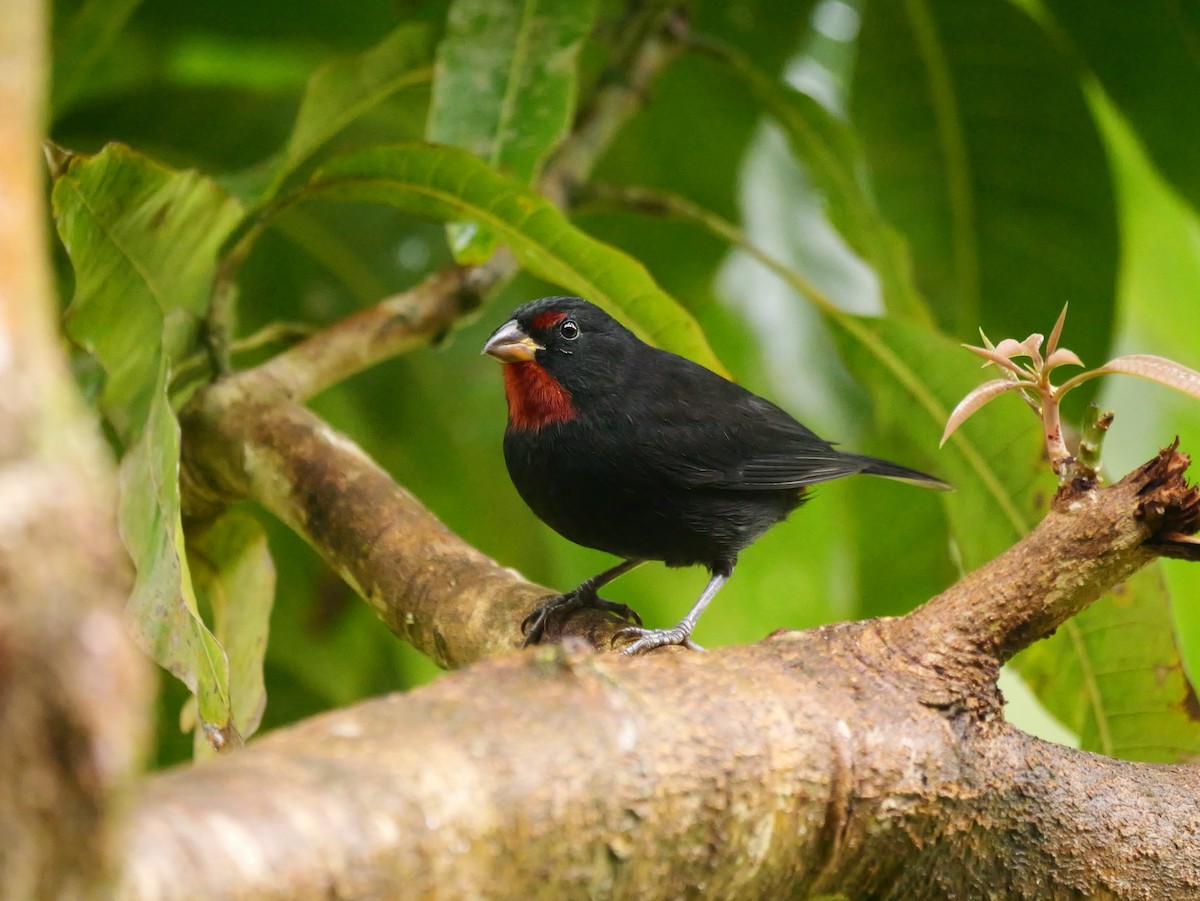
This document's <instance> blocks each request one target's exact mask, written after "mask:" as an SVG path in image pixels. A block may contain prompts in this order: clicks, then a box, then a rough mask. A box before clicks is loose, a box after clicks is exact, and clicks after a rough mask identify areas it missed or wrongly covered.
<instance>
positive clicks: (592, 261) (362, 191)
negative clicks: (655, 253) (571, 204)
mask: <svg viewBox="0 0 1200 901" xmlns="http://www.w3.org/2000/svg"><path fill="white" fill-rule="evenodd" d="M307 196H321V197H334V198H340V199H344V200H357V201H363V202H367V203H388V204H392V205H394V206H396V207H398V208H400V209H402V210H404V211H406V212H408V213H410V214H412V215H415V216H423V217H427V218H430V219H436V220H441V221H443V222H453V221H457V220H461V219H470V220H472V221H474V222H477V223H479V224H480V225H481V226H483V227H485V228H487V229H489V230H491V231H492V232H494V233H495V234H496V235H497V236H499V237H500V239H501V240H503V241H504V242H505V243H506V244H507V245H508V246H509V247H510V248H511V249H512V252H513V253H514V254H515V255H516V257H517V259H518V260H519V261H520V262H521V264H522V265H523V266H525V267H526V268H527V269H529V270H530V271H531V272H533V273H534V274H535V275H537V276H538V277H540V278H543V279H545V280H546V281H550V282H554V283H555V284H558V285H562V286H563V287H564V288H566V289H567V290H569V291H574V292H575V293H577V294H579V295H581V296H583V297H586V298H587V299H588V300H591V301H592V302H594V303H597V304H599V305H600V306H602V307H605V308H606V309H608V310H609V311H611V312H614V313H619V314H621V315H622V316H623V317H624V318H626V319H627V320H628V321H629V322H630V323H631V324H632V325H633V327H635V328H638V329H639V330H640V331H641V332H642V333H643V334H644V335H645V336H646V337H647V338H648V339H649V340H651V341H653V342H654V343H655V344H657V345H658V346H659V347H663V348H666V349H668V350H672V351H674V352H676V353H679V354H682V355H684V356H687V357H690V358H691V359H693V360H696V361H697V362H698V363H702V364H703V365H705V366H708V367H709V368H711V369H714V370H717V371H718V372H720V371H723V370H722V367H721V364H720V362H719V361H718V360H717V358H716V356H715V355H714V354H713V352H712V350H711V348H710V347H709V346H708V342H707V341H706V340H705V338H704V334H703V332H701V331H700V328H699V326H698V325H697V324H696V321H695V320H694V319H693V318H692V317H691V315H690V314H689V313H688V312H687V311H686V310H684V309H683V308H682V307H681V306H680V305H679V304H678V303H677V302H676V301H675V300H674V299H673V298H671V297H670V296H669V295H668V294H666V293H665V292H664V291H663V290H662V289H661V288H660V287H659V286H658V285H657V284H656V283H655V281H654V279H653V278H651V277H650V274H649V273H648V272H647V271H646V269H645V267H643V266H642V265H641V264H640V263H638V262H637V261H636V260H634V259H632V258H631V257H628V256H626V255H625V254H624V253H621V252H620V251H619V250H616V249H615V248H613V247H610V246H609V245H607V244H603V243H601V242H600V241H597V240H596V239H595V238H592V237H589V236H588V235H586V234H584V233H583V232H581V231H579V229H577V228H575V227H574V226H573V225H571V223H569V222H568V221H567V220H566V219H565V218H564V217H563V215H562V213H560V212H559V211H558V209H557V208H555V206H554V205H553V204H552V203H550V202H549V201H548V200H546V199H545V198H544V197H542V196H540V195H538V194H536V193H534V192H533V191H531V190H529V189H528V188H525V187H523V186H521V185H519V184H517V183H516V182H514V181H512V180H510V179H507V178H505V177H504V176H502V175H500V174H499V173H497V172H496V171H495V170H494V169H492V168H491V167H490V166H488V165H487V164H486V163H484V162H482V161H480V160H479V159H477V158H476V157H474V156H472V155H471V154H469V153H467V152H465V151H462V150H458V149H456V148H452V147H437V146H432V145H428V144H398V145H392V146H387V147H373V148H369V149H366V150H362V151H358V152H355V153H351V154H348V155H346V156H342V157H339V158H337V159H335V160H333V161H332V162H331V163H329V164H328V165H327V166H325V167H323V168H322V169H320V170H319V171H318V172H317V173H316V174H315V175H314V176H313V179H312V181H311V182H310V184H309V187H308V192H307Z"/></svg>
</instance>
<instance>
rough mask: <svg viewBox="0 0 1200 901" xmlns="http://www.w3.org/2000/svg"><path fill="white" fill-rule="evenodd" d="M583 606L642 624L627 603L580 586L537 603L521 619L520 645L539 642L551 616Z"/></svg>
mask: <svg viewBox="0 0 1200 901" xmlns="http://www.w3.org/2000/svg"><path fill="white" fill-rule="evenodd" d="M584 607H591V608H592V609H593V610H603V611H606V612H608V613H615V614H616V615H617V616H619V617H621V619H623V620H626V621H628V622H635V623H637V624H638V626H641V624H642V618H641V617H640V616H638V612H637V611H636V610H634V609H633V608H632V607H630V606H629V605H627V604H619V603H617V602H616V601H606V600H604V598H602V597H599V596H597V594H596V590H595V589H594V588H593V589H592V590H590V591H588V590H587V589H586V588H585V587H584V586H580V587H579V588H576V589H574V590H573V591H568V592H567V593H566V594H559V595H555V596H554V597H552V598H547V599H546V600H545V601H543V602H542V603H541V604H538V606H537V607H535V608H534V610H533V612H532V613H530V614H529V615H528V616H527V617H525V619H524V620H522V621H521V634H523V635H524V636H525V640H524V641H522V642H521V647H523V648H527V647H529V646H530V645H535V644H539V643H540V642H541V640H542V639H543V638H544V637H545V636H546V625H547V624H548V623H549V622H550V619H551V617H558V616H562V615H563V614H566V613H570V612H571V611H573V610H579V609H582V608H584Z"/></svg>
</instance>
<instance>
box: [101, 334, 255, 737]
mask: <svg viewBox="0 0 1200 901" xmlns="http://www.w3.org/2000/svg"><path fill="white" fill-rule="evenodd" d="M148 381H150V382H151V384H152V386H153V388H152V395H151V396H152V400H151V404H150V408H149V410H148V411H147V413H148V416H147V419H146V422H145V423H144V427H143V428H142V429H141V431H140V433H139V435H138V437H137V439H136V441H135V442H134V443H133V445H132V447H130V449H129V452H128V453H127V454H126V455H125V459H124V460H122V461H121V473H120V489H121V497H120V507H119V511H118V521H119V524H120V529H121V539H122V540H123V541H124V542H125V546H126V547H127V548H128V549H129V555H130V556H131V557H132V558H133V563H134V566H135V567H136V568H137V580H136V582H135V583H134V588H133V593H132V595H130V598H129V607H128V610H129V619H130V623H131V625H132V628H133V633H134V637H135V638H136V639H137V641H138V643H139V644H140V645H141V646H142V648H143V649H145V651H146V653H148V654H149V655H150V656H151V657H153V658H154V660H155V661H156V662H157V663H158V664H159V665H160V666H162V667H163V668H165V669H167V670H169V671H170V672H171V673H173V674H174V675H175V676H176V677H178V678H179V680H180V681H181V682H183V683H184V684H185V685H187V687H188V688H189V689H191V691H192V693H193V694H195V695H196V699H197V701H198V703H199V710H200V717H201V719H202V721H203V722H204V725H205V727H206V730H205V731H206V732H207V731H209V730H212V729H216V730H219V731H220V732H222V733H224V732H225V730H226V729H227V728H228V727H229V724H230V722H231V715H232V714H231V708H230V703H229V665H228V662H227V661H226V659H225V652H224V651H223V650H222V649H221V646H220V645H219V644H218V643H217V640H216V638H214V637H213V635H212V633H211V632H210V631H209V630H208V628H207V627H206V626H205V625H204V622H203V621H202V620H201V618H200V613H199V610H198V608H197V605H196V598H195V595H194V593H193V592H192V586H191V580H190V579H189V577H188V573H187V571H186V562H185V561H184V558H183V528H182V525H181V521H180V499H179V423H178V422H177V421H176V419H175V414H174V412H173V411H172V410H171V405H170V402H169V401H168V399H167V384H166V382H167V365H166V359H165V357H164V356H163V355H162V354H160V355H159V364H158V369H157V372H156V373H155V374H154V375H153V376H151V377H150V378H149V379H148Z"/></svg>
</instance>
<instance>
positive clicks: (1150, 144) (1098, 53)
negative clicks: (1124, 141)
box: [1044, 0, 1200, 209]
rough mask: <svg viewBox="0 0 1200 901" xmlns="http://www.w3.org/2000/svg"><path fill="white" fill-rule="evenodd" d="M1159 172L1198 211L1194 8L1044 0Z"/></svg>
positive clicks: (1199, 25)
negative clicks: (1134, 132)
mask: <svg viewBox="0 0 1200 901" xmlns="http://www.w3.org/2000/svg"><path fill="white" fill-rule="evenodd" d="M1044 6H1045V8H1046V9H1047V10H1048V11H1049V12H1050V13H1051V14H1052V16H1053V18H1054V24H1055V26H1057V29H1060V30H1061V31H1059V32H1058V33H1061V34H1065V35H1066V37H1067V39H1068V40H1069V41H1070V42H1071V43H1072V44H1073V45H1074V46H1073V49H1074V50H1075V51H1076V52H1078V53H1079V54H1080V55H1081V56H1082V58H1083V61H1084V62H1085V63H1086V64H1087V66H1088V67H1089V68H1090V69H1091V70H1092V72H1094V73H1095V75H1096V77H1097V78H1099V79H1100V84H1101V85H1103V86H1104V90H1105V91H1107V92H1108V95H1109V96H1110V97H1112V99H1113V100H1114V101H1115V102H1116V104H1117V106H1118V107H1120V109H1121V112H1122V113H1124V115H1125V117H1126V118H1127V119H1128V121H1129V123H1130V124H1131V125H1132V126H1133V128H1134V130H1135V131H1136V132H1137V134H1138V137H1139V138H1140V139H1141V141H1142V143H1143V145H1144V146H1145V148H1146V152H1147V154H1149V156H1150V158H1151V159H1152V160H1153V161H1154V164H1155V165H1156V166H1157V167H1158V168H1159V171H1161V172H1162V174H1163V175H1164V176H1165V177H1166V178H1167V179H1168V180H1169V181H1170V182H1171V184H1172V185H1174V187H1175V189H1176V190H1178V191H1179V192H1180V194H1182V195H1183V196H1184V197H1185V198H1187V200H1188V201H1189V202H1190V203H1191V204H1192V207H1193V208H1195V209H1200V118H1198V117H1197V116H1195V115H1194V111H1195V110H1196V109H1197V107H1200V50H1198V48H1200V6H1197V4H1195V3H1184V2H1178V0H1159V2H1152V3H1125V2H1122V0H1099V2H1097V0H1045V2H1044Z"/></svg>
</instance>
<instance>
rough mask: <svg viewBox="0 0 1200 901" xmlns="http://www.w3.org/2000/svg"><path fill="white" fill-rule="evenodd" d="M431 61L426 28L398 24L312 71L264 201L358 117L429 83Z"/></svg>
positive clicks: (264, 192)
mask: <svg viewBox="0 0 1200 901" xmlns="http://www.w3.org/2000/svg"><path fill="white" fill-rule="evenodd" d="M432 63H433V42H432V40H431V38H430V34H429V30H428V29H426V28H424V27H421V26H419V25H401V26H400V27H399V28H397V29H396V30H395V31H393V32H392V33H391V34H389V35H388V36H387V37H386V38H384V39H383V40H382V41H380V42H379V43H378V44H376V45H375V46H374V47H371V48H370V49H369V50H366V51H364V52H363V53H360V54H357V55H355V56H349V57H345V58H342V59H336V60H334V61H332V62H330V63H328V64H326V65H324V66H322V67H321V68H320V69H318V70H317V71H316V72H314V73H313V74H312V77H311V78H309V80H308V86H307V88H306V89H305V92H304V98H303V99H302V100H301V102H300V110H299V112H297V113H296V122H295V124H294V125H293V126H292V133H291V134H290V135H289V136H288V140H287V143H286V144H285V145H284V148H283V150H282V152H281V153H280V155H279V157H278V158H277V160H276V162H275V164H274V165H273V167H272V169H271V177H270V183H269V185H268V187H267V188H266V189H265V190H264V191H263V197H264V199H265V198H268V197H270V195H272V194H273V193H274V191H275V190H276V189H278V187H279V185H281V184H282V183H283V182H284V180H285V179H286V178H287V177H288V176H289V175H291V174H292V173H293V172H295V171H296V169H297V168H299V167H300V166H301V165H302V164H303V163H304V161H305V160H307V159H308V158H309V157H311V156H312V155H313V153H315V152H316V151H317V150H318V149H320V148H321V146H322V145H324V144H325V143H326V142H327V141H328V140H330V138H332V137H333V136H334V135H336V134H337V133H338V132H339V131H341V130H342V129H343V128H345V127H346V126H347V125H349V124H350V123H351V122H353V121H354V120H355V119H357V118H358V117H359V116H361V115H363V114H364V113H365V112H367V111H368V110H370V109H371V108H372V107H374V106H376V105H378V104H379V103H381V102H383V101H384V100H386V99H387V98H388V97H390V96H391V95H393V94H395V93H396V92H397V91H399V90H402V89H404V88H406V87H412V86H413V85H417V84H422V83H425V82H427V81H428V80H429V78H430V74H431V73H430V67H431V65H432Z"/></svg>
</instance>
